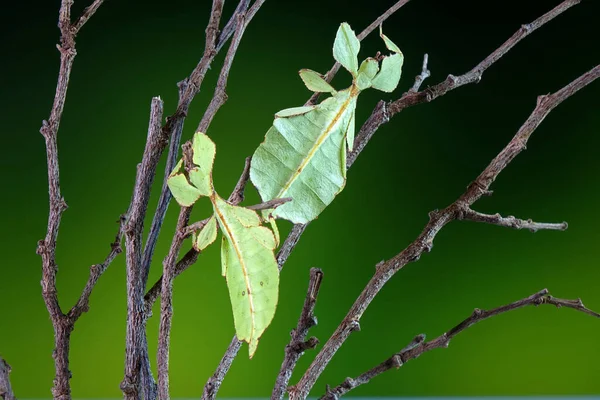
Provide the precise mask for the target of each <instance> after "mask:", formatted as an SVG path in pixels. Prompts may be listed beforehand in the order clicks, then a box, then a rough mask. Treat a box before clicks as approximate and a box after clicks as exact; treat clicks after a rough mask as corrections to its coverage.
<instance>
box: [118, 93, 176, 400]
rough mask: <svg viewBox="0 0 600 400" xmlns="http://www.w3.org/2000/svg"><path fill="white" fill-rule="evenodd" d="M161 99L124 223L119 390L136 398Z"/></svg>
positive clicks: (161, 142) (162, 140) (161, 143)
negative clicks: (122, 361) (122, 365)
mask: <svg viewBox="0 0 600 400" xmlns="http://www.w3.org/2000/svg"><path fill="white" fill-rule="evenodd" d="M162 115H163V102H162V100H161V99H160V98H158V97H155V98H153V99H152V105H151V111H150V122H149V124H148V138H147V140H146V147H145V149H144V154H143V156H142V162H141V163H140V164H139V166H138V172H137V176H136V180H135V187H134V191H133V199H132V201H131V212H130V215H129V220H128V221H127V223H126V225H125V252H126V259H127V333H126V347H125V348H126V352H125V377H124V379H123V382H122V383H121V390H122V391H123V394H124V395H125V398H126V399H138V398H140V370H141V364H140V361H139V359H140V354H141V352H142V351H144V350H143V349H144V343H145V342H146V340H145V333H146V331H145V312H144V291H145V287H144V282H143V270H142V265H141V263H142V251H143V246H142V235H143V231H144V217H145V215H146V211H147V210H148V201H149V200H150V189H151V187H152V183H153V181H154V177H155V175H156V166H157V164H158V162H159V160H160V156H161V154H162V151H163V149H164V148H165V147H166V143H167V137H166V136H165V134H164V132H163V131H162V129H161V121H162Z"/></svg>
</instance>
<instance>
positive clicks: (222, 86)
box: [196, 13, 246, 132]
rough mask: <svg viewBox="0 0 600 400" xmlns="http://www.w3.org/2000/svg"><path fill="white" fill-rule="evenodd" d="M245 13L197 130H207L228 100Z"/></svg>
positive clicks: (241, 15)
mask: <svg viewBox="0 0 600 400" xmlns="http://www.w3.org/2000/svg"><path fill="white" fill-rule="evenodd" d="M244 20H245V14H243V13H242V14H239V15H238V16H237V21H238V22H237V26H238V29H236V31H235V34H234V35H233V39H231V44H230V45H229V50H227V55H226V56H225V62H224V64H223V67H222V68H221V73H220V74H219V79H218V80H217V86H216V87H215V92H214V94H213V98H212V99H211V101H210V104H209V105H208V107H207V108H206V111H205V112H204V116H203V117H202V120H201V121H200V123H199V124H198V129H196V131H197V132H206V131H207V130H208V127H209V125H210V123H211V122H212V120H213V118H214V117H215V115H216V114H217V112H218V111H219V109H220V108H221V106H222V105H223V104H225V102H226V101H227V93H226V89H227V79H228V78H229V71H230V70H231V65H232V64H233V60H234V58H235V54H236V53H237V49H238V47H239V45H240V42H241V40H242V36H243V35H244V31H245V30H246V24H245V22H244Z"/></svg>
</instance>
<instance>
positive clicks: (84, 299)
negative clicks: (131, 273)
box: [67, 211, 129, 323]
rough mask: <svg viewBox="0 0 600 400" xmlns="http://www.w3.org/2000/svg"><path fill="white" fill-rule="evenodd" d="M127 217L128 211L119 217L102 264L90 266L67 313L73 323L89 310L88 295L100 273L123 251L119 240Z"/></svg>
mask: <svg viewBox="0 0 600 400" xmlns="http://www.w3.org/2000/svg"><path fill="white" fill-rule="evenodd" d="M128 219H129V211H128V212H127V213H126V214H122V215H121V216H120V217H119V230H118V232H117V235H116V237H115V240H114V242H112V243H111V244H110V252H109V253H108V256H106V258H105V259H104V262H102V264H94V265H92V266H91V267H90V276H89V278H88V280H87V283H86V284H85V287H84V288H83V291H82V292H81V296H79V300H77V303H76V304H75V305H74V306H73V307H72V308H71V310H70V311H69V312H68V313H67V316H68V317H69V319H70V320H71V321H73V323H75V322H76V321H77V320H78V319H79V317H80V316H81V314H83V313H84V312H87V311H89V303H90V296H91V295H92V291H93V290H94V287H96V283H98V280H99V279H100V277H101V276H102V274H104V272H105V271H106V270H107V268H108V266H109V265H110V264H111V263H112V262H113V260H114V259H115V258H116V257H117V256H118V255H119V254H121V252H122V251H123V248H122V247H121V242H122V240H123V235H124V233H125V224H126V223H127V221H128Z"/></svg>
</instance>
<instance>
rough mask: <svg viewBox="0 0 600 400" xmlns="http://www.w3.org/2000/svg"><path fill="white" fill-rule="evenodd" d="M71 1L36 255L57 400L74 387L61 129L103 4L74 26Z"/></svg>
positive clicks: (46, 131) (47, 125) (63, 23)
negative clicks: (63, 244) (82, 32)
mask: <svg viewBox="0 0 600 400" xmlns="http://www.w3.org/2000/svg"><path fill="white" fill-rule="evenodd" d="M72 3H73V2H72V1H71V0H62V1H61V5H60V10H59V20H58V27H59V29H60V33H61V37H60V44H59V45H57V48H58V50H59V52H60V69H59V73H58V82H57V84H56V92H55V95H54V102H53V104H52V109H51V111H50V117H49V118H48V120H44V121H43V122H42V127H41V129H40V133H41V134H42V136H43V137H44V139H45V142H46V161H47V164H48V192H49V193H48V194H49V215H48V226H47V231H46V236H45V237H44V239H43V240H40V241H39V242H38V247H37V254H39V255H40V256H41V258H42V281H41V284H42V296H43V298H44V303H45V304H46V308H47V309H48V313H49V314H50V319H51V321H52V326H53V327H54V339H55V340H54V346H55V348H54V352H53V357H54V367H55V371H56V372H55V379H54V387H53V388H52V394H53V396H54V398H55V399H70V398H71V387H70V384H69V379H70V377H71V372H70V371H69V340H70V334H71V331H72V330H73V327H72V323H71V322H70V320H69V318H68V317H67V316H66V315H64V314H63V312H62V310H61V308H60V305H59V302H58V297H57V294H56V274H57V271H58V267H57V265H56V258H55V252H56V239H57V237H58V230H59V226H60V222H61V219H62V214H63V212H64V211H65V210H66V209H67V203H66V202H65V200H64V198H63V197H62V195H61V191H60V179H59V164H58V145H57V139H58V128H59V126H60V121H61V119H62V114H63V110H64V105H65V101H66V97H67V89H68V86H69V78H70V76H71V70H72V67H73V61H74V60H75V55H76V54H77V52H76V50H75V35H76V34H77V33H78V32H79V29H81V27H82V26H83V24H84V23H85V22H86V21H87V20H88V19H89V18H90V17H91V16H92V14H93V13H94V12H95V11H96V10H97V9H98V7H99V6H100V5H101V4H102V2H101V1H99V2H97V3H98V4H96V5H93V9H89V10H88V9H86V11H85V12H84V14H83V15H82V17H81V18H80V21H82V23H81V24H79V23H77V24H75V25H73V24H72V23H71V5H72Z"/></svg>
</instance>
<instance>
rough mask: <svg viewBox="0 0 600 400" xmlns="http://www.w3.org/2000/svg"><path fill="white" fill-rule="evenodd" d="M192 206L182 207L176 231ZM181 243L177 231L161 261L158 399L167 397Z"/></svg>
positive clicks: (188, 216)
mask: <svg viewBox="0 0 600 400" xmlns="http://www.w3.org/2000/svg"><path fill="white" fill-rule="evenodd" d="M191 211H192V208H191V207H182V208H181V211H180V213H179V218H178V220H177V227H176V232H179V231H181V230H182V229H183V228H185V226H186V225H187V223H188V220H189V218H190V214H191ZM182 244H183V237H182V236H181V235H178V234H177V233H176V234H175V235H174V236H173V242H172V243H171V248H170V249H169V253H168V255H167V257H166V258H165V260H164V262H163V276H162V282H161V283H162V285H161V297H160V325H159V331H158V351H157V355H156V357H157V364H158V399H159V400H167V399H169V344H170V341H171V321H172V318H173V279H174V278H175V266H176V265H177V264H176V263H177V255H178V254H179V250H180V249H181V245H182Z"/></svg>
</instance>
